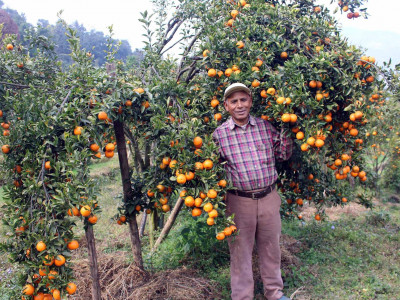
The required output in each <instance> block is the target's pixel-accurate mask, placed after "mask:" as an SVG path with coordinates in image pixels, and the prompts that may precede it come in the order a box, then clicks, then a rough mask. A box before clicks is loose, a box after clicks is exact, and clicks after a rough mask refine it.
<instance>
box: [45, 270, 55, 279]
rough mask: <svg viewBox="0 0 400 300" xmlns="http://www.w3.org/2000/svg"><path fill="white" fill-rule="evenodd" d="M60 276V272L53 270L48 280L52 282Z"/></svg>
mask: <svg viewBox="0 0 400 300" xmlns="http://www.w3.org/2000/svg"><path fill="white" fill-rule="evenodd" d="M57 275H58V272H57V271H55V270H51V271H50V272H49V275H47V278H49V279H50V280H53V279H54V278H56V276H57Z"/></svg>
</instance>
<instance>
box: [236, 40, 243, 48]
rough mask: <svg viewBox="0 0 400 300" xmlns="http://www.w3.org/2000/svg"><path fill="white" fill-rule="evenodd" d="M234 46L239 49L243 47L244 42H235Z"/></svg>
mask: <svg viewBox="0 0 400 300" xmlns="http://www.w3.org/2000/svg"><path fill="white" fill-rule="evenodd" d="M236 47H238V48H239V49H243V48H244V43H243V42H242V41H239V42H237V43H236Z"/></svg>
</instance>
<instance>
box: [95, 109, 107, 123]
mask: <svg viewBox="0 0 400 300" xmlns="http://www.w3.org/2000/svg"><path fill="white" fill-rule="evenodd" d="M97 117H98V118H99V120H102V121H104V120H107V119H108V116H107V113H106V112H104V111H101V112H99V114H98V115H97Z"/></svg>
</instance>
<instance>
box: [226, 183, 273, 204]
mask: <svg viewBox="0 0 400 300" xmlns="http://www.w3.org/2000/svg"><path fill="white" fill-rule="evenodd" d="M274 188H275V184H272V185H270V186H269V187H267V188H266V189H265V190H262V191H259V192H246V191H239V190H229V191H228V192H229V193H232V194H235V195H236V196H240V197H245V198H251V199H253V200H257V199H260V198H262V197H265V196H267V195H268V194H269V193H271V192H272V191H273V190H274Z"/></svg>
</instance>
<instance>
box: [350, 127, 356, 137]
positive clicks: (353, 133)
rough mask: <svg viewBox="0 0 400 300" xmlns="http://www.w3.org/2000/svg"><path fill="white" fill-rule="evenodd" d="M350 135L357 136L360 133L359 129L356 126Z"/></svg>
mask: <svg viewBox="0 0 400 300" xmlns="http://www.w3.org/2000/svg"><path fill="white" fill-rule="evenodd" d="M350 135H351V136H357V135H358V130H357V129H355V128H352V129H350Z"/></svg>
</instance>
